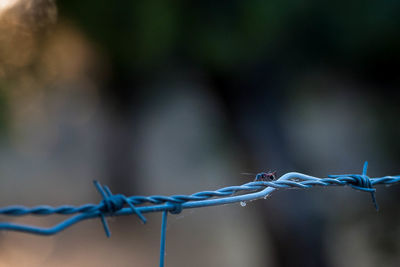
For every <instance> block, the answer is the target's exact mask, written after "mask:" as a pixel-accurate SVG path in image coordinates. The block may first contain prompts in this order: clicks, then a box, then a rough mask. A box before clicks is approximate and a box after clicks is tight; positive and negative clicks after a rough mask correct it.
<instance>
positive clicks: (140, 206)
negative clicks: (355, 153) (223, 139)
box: [0, 162, 400, 266]
mask: <svg viewBox="0 0 400 267" xmlns="http://www.w3.org/2000/svg"><path fill="white" fill-rule="evenodd" d="M367 168H368V163H367V162H365V164H364V168H363V172H362V174H341V175H329V176H328V177H327V178H317V177H313V176H309V175H306V174H302V173H298V172H290V173H286V174H285V175H283V176H281V177H280V178H279V179H277V180H273V181H264V180H261V181H260V180H259V179H257V177H259V174H258V175H257V176H256V181H254V182H250V183H246V184H243V185H240V186H229V187H225V188H221V189H219V190H216V191H202V192H198V193H194V194H192V195H175V196H158V195H155V196H147V197H146V196H131V197H126V196H125V195H122V194H117V195H113V194H112V192H111V190H110V189H109V188H108V187H107V186H105V185H103V186H102V185H101V184H100V183H99V182H97V181H94V185H95V186H96V189H97V190H98V191H99V193H100V194H101V196H102V198H103V199H102V201H101V202H100V203H99V204H85V205H81V206H70V205H63V206H59V207H51V206H46V205H41V206H36V207H31V208H29V207H25V206H9V207H4V208H0V215H10V216H22V215H51V214H63V215H73V214H75V215H74V216H71V217H69V218H67V219H66V220H64V221H62V222H60V223H59V224H57V225H55V226H53V227H50V228H42V227H37V226H32V225H23V224H15V223H9V222H1V223H0V230H8V231H19V232H26V233H31V234H38V235H53V234H56V233H59V232H60V231H62V230H64V229H66V228H68V227H70V226H72V225H74V224H75V223H78V222H81V221H84V220H87V219H91V218H98V217H100V218H101V221H102V223H103V227H104V230H105V232H106V235H107V236H108V237H109V236H110V230H109V227H108V224H107V221H106V217H107V216H120V215H131V214H135V215H137V216H138V217H139V219H140V220H141V221H142V222H143V223H146V218H145V217H144V216H143V214H144V213H149V212H160V211H163V228H162V229H163V230H162V238H161V248H160V253H161V252H162V253H164V252H163V251H164V250H165V227H166V223H167V222H166V221H167V213H168V212H170V213H173V214H177V213H179V212H181V211H182V209H189V208H199V207H206V206H215V205H223V204H229V203H234V202H241V201H249V200H255V199H259V198H264V197H266V196H268V195H269V194H271V193H272V192H273V191H275V190H276V189H281V188H300V189H304V188H311V187H313V186H345V185H349V186H351V187H352V188H354V189H356V190H361V191H364V192H370V193H371V197H372V201H373V203H374V205H375V208H376V210H378V204H377V201H376V197H375V191H376V189H375V188H373V186H375V185H378V184H386V185H391V184H395V183H399V182H400V175H397V176H384V177H381V178H370V177H368V176H367ZM163 257H164V256H163V255H160V259H162V260H163ZM160 266H163V265H161V261H160Z"/></svg>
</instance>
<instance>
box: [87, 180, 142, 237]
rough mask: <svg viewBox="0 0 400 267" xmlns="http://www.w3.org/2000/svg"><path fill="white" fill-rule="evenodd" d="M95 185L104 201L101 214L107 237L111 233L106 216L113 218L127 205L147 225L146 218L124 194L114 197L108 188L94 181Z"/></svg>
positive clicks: (100, 209)
mask: <svg viewBox="0 0 400 267" xmlns="http://www.w3.org/2000/svg"><path fill="white" fill-rule="evenodd" d="M93 183H94V185H95V186H96V189H97V191H99V193H100V195H101V196H102V197H103V200H102V201H101V203H100V207H99V212H100V218H101V222H102V223H103V227H104V231H105V232H106V235H107V237H110V236H111V232H110V228H109V227H108V223H107V221H106V218H105V216H106V215H108V216H113V215H114V214H115V213H116V212H117V211H119V210H121V209H122V208H123V207H124V205H125V204H127V205H128V206H129V207H130V208H131V209H132V212H133V213H135V214H136V215H137V216H139V218H140V219H141V220H142V222H143V223H146V221H147V220H146V218H145V217H144V216H143V215H142V213H141V212H140V211H139V210H137V209H136V208H135V206H134V205H133V204H132V203H131V201H130V200H129V198H127V197H126V196H125V195H122V194H117V195H113V194H112V192H111V190H110V188H108V186H106V185H101V184H100V183H99V182H98V181H93Z"/></svg>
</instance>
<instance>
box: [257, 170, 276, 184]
mask: <svg viewBox="0 0 400 267" xmlns="http://www.w3.org/2000/svg"><path fill="white" fill-rule="evenodd" d="M275 179H276V171H273V172H271V171H269V172H260V173H258V174H257V175H256V179H254V182H257V181H267V182H269V181H273V180H275Z"/></svg>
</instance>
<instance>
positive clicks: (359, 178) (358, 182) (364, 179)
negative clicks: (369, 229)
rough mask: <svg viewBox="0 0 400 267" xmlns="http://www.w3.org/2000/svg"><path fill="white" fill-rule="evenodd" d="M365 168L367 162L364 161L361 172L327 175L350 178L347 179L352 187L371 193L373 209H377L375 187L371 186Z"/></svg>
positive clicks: (366, 167)
mask: <svg viewBox="0 0 400 267" xmlns="http://www.w3.org/2000/svg"><path fill="white" fill-rule="evenodd" d="M367 169H368V162H367V161H366V162H365V163H364V168H363V172H362V174H341V175H329V177H330V178H344V179H346V178H351V179H352V180H353V181H349V184H350V186H351V187H352V188H354V189H357V190H360V191H364V192H370V193H371V198H372V202H373V203H374V206H375V209H376V210H377V211H378V210H379V206H378V203H377V201H376V197H375V192H376V189H375V188H374V187H373V186H372V182H371V179H370V178H369V177H368V175H367Z"/></svg>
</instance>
